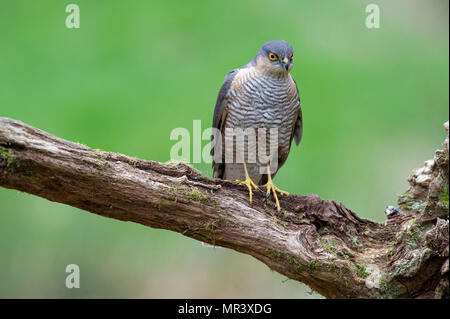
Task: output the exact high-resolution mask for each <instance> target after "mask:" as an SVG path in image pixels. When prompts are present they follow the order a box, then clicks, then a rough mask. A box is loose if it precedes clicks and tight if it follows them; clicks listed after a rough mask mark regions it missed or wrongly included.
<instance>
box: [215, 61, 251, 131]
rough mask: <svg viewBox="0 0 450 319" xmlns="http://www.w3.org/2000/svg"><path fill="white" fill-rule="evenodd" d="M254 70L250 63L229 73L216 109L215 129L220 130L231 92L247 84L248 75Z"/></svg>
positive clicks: (220, 91) (221, 89) (218, 97)
mask: <svg viewBox="0 0 450 319" xmlns="http://www.w3.org/2000/svg"><path fill="white" fill-rule="evenodd" d="M253 68H254V66H253V65H252V64H251V63H249V64H246V65H244V66H243V67H240V68H237V69H233V70H231V71H230V72H228V73H227V75H226V76H225V80H224V81H223V83H222V86H221V88H220V90H219V94H218V96H217V101H216V106H215V108H214V119H213V127H215V128H219V126H220V122H221V121H220V119H221V118H222V115H223V113H224V112H225V106H226V100H227V97H228V95H229V93H230V90H238V89H239V88H240V87H241V85H242V84H243V83H244V82H245V79H246V78H247V77H246V75H248V74H249V72H251V71H252V69H253Z"/></svg>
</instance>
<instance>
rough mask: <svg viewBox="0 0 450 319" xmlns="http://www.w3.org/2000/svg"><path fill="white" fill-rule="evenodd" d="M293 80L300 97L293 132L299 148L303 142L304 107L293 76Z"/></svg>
mask: <svg viewBox="0 0 450 319" xmlns="http://www.w3.org/2000/svg"><path fill="white" fill-rule="evenodd" d="M291 79H292V81H293V82H294V83H293V85H294V86H295V89H296V90H297V96H298V115H297V119H296V120H295V125H294V130H293V131H292V133H293V134H292V135H293V137H294V141H295V145H297V146H298V144H300V141H301V140H302V136H303V117H302V106H301V102H300V94H299V92H298V86H297V82H295V80H294V78H293V77H292V76H291ZM291 140H292V138H291Z"/></svg>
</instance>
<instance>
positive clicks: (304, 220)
mask: <svg viewBox="0 0 450 319" xmlns="http://www.w3.org/2000/svg"><path fill="white" fill-rule="evenodd" d="M300 222H301V223H303V224H311V221H310V220H309V219H306V218H302V219H300Z"/></svg>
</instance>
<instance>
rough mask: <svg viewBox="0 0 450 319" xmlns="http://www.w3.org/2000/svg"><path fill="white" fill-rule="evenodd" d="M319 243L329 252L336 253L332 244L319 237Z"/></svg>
mask: <svg viewBox="0 0 450 319" xmlns="http://www.w3.org/2000/svg"><path fill="white" fill-rule="evenodd" d="M320 244H321V245H322V247H323V248H325V249H326V250H327V251H328V252H329V253H330V254H332V255H334V254H335V253H336V248H334V246H333V244H332V243H330V242H328V241H326V240H324V239H321V240H320Z"/></svg>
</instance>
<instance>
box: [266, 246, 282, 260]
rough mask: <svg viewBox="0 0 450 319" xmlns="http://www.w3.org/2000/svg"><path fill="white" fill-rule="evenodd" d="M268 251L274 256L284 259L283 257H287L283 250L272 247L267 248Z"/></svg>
mask: <svg viewBox="0 0 450 319" xmlns="http://www.w3.org/2000/svg"><path fill="white" fill-rule="evenodd" d="M267 253H268V254H269V256H270V257H272V258H277V259H282V258H284V257H285V256H284V253H283V252H281V251H274V250H272V249H270V248H269V249H267Z"/></svg>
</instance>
